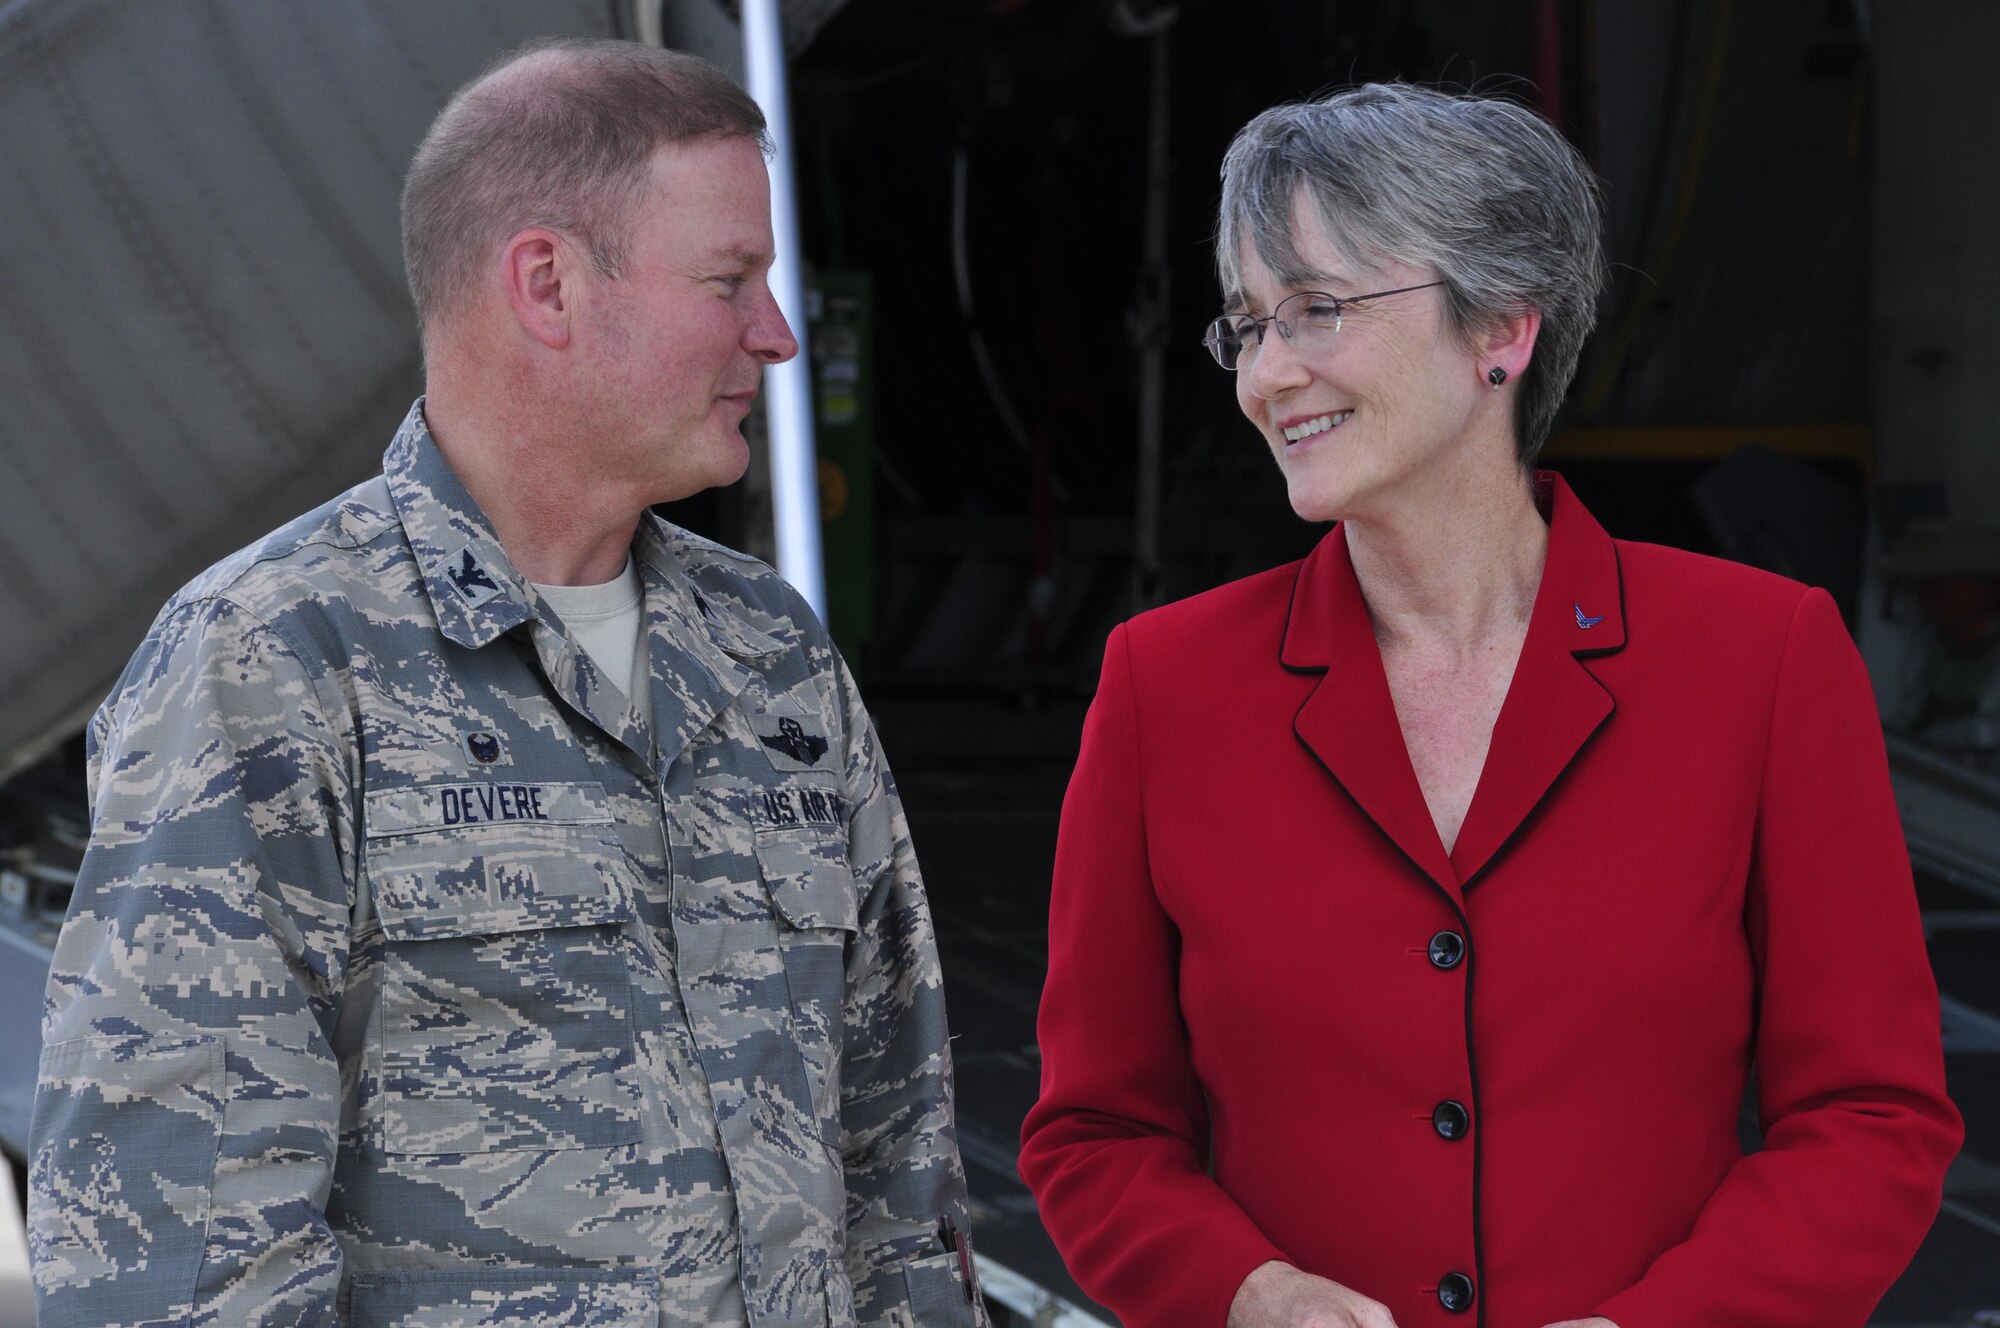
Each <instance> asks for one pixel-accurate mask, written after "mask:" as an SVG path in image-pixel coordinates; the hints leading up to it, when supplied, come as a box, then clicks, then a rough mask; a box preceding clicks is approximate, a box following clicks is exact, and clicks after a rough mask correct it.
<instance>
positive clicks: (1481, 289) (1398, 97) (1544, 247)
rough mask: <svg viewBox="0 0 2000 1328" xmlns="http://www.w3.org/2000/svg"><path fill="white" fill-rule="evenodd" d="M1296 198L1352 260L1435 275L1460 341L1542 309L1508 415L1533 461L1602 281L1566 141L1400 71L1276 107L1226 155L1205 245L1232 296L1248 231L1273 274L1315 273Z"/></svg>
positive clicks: (1587, 203)
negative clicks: (1396, 77) (1297, 221)
mask: <svg viewBox="0 0 2000 1328" xmlns="http://www.w3.org/2000/svg"><path fill="white" fill-rule="evenodd" d="M1299 200H1303V202H1304V203H1305V205H1306V206H1307V207H1310V208H1311V209H1312V210H1313V213H1314V215H1316V216H1317V217H1318V219H1319V222H1320V224H1321V226H1322V227H1323V228H1324V229H1325V231H1326V236H1327V239H1328V240H1329V241H1330V242H1331V243H1332V244H1333V247H1334V249H1335V251H1336V252H1338V253H1339V254H1340V256H1341V258H1342V259H1343V260H1345V261H1347V262H1349V263H1351V264H1353V265H1354V266H1355V267H1356V268H1358V269H1360V270H1363V271H1369V270H1373V269H1375V268H1376V267H1377V266H1378V265H1379V263H1380V260H1381V259H1383V258H1389V259H1393V260H1396V261H1398V262H1403V263H1408V264H1410V265H1412V266H1414V267H1420V268H1424V269H1427V270H1429V271H1431V272H1434V273H1436V274H1437V277H1438V278H1439V279H1440V280H1441V281H1443V283H1444V288H1443V293H1444V302H1445V310H1446V314H1447V317H1448V318H1449V320H1450V323H1451V327H1452V330H1453V332H1454V333H1455V334H1456V335H1457V336H1458V337H1459V338H1460V339H1461V340H1462V341H1464V342H1466V343H1468V344H1469V343H1470V342H1471V340H1472V339H1473V338H1474V337H1476V336H1477V335H1479V334H1480V333H1482V332H1484V331H1487V330H1489V329H1490V328H1492V327H1493V326H1494V325H1495V324H1496V323H1498V322H1499V321H1500V320H1502V319H1504V318H1507V317H1509V316H1512V315H1515V314H1518V313H1520V312H1522V311H1524V310H1527V309H1534V310H1536V311H1538V312H1539V313H1540V314H1541V316H1542V326H1541V331H1540V333H1539V334H1538V336H1537V338H1536V341H1535V351H1534V358H1533V361H1532V363H1531V364H1530V365H1529V366H1528V369H1527V371H1526V373H1525V374H1524V375H1523V376H1522V380H1521V385H1520V391H1519V395H1518V397H1517V398H1516V403H1517V404H1516V409H1515V416H1514V425H1515V433H1516V439H1515V442H1516V445H1517V447H1518V448H1519V455H1520V460H1521V464H1522V465H1523V466H1524V467H1525V466H1528V465H1530V464H1532V463H1533V461H1534V458H1535V455H1536V453H1538V452H1540V451H1541V448H1542V444H1543V443H1544V442H1546V441H1547V440H1548V436H1549V427H1550V425H1551V424H1552V423H1553V422H1554V420H1555V416H1556V409H1557V407H1559V406H1560V405H1561V404H1562V399H1563V393H1564V392H1565V391H1567V390H1568V388H1569V383H1570V379H1571V378H1572V377H1574V376H1575V374H1576V362H1577V357H1578V356H1579V355H1580V354H1581V353H1582V351H1583V343H1584V339H1585V338H1586V337H1587V336H1589V335H1590V329H1591V327H1592V326H1593V325H1594V324H1595V323H1596V321H1597V297H1598V293H1599V292H1600V291H1601V290H1602V289H1603V287H1604V249H1603V241H1602V238H1601V231H1602V227H1603V203H1602V199H1601V197H1600V195H1599V192H1598V186H1597V178H1596V176H1594V175H1593V174H1592V173H1591V170H1590V167H1589V166H1588V165H1587V164H1586V163H1585V162H1584V160H1583V158H1582V157H1581V156H1580V155H1579V154H1578V153H1577V151H1576V149H1575V148H1573V147H1571V146H1570V144H1569V143H1568V141H1567V140H1565V139H1564V138H1563V136H1562V135H1561V134H1559V133H1557V132H1556V130H1555V129H1554V128H1553V127H1552V126H1551V125H1550V124H1549V123H1548V122H1547V121H1545V120H1543V119H1542V118H1541V117H1540V116H1539V115H1537V114H1535V112H1533V111H1532V110H1529V109H1528V108H1527V107H1525V106H1521V105H1518V104H1516V103H1514V102H1510V101H1504V100H1501V99H1499V98H1494V97H1476V96H1464V95H1457V94H1453V93H1447V92H1439V91H1436V90H1434V89H1431V88H1423V87H1416V86H1413V85H1411V84H1407V83H1369V84H1364V85H1362V86H1360V87H1357V88H1351V89H1348V90H1346V91H1344V92H1337V93H1334V94H1333V95H1331V96H1328V97H1324V98H1321V99H1319V100H1317V101H1309V102H1301V103H1295V104H1292V105H1286V106H1275V107H1273V108H1271V109H1270V110H1268V111H1265V112H1264V113H1263V114H1262V115H1260V116H1258V117H1257V118H1256V119H1254V120H1252V121H1251V122H1250V123H1249V124H1247V125H1245V126H1244V127H1243V130H1242V132H1240V133H1239V134H1237V135H1236V140H1235V142H1233V143H1231V144H1230V146H1229V152H1228V155H1227V156H1225V157H1224V158H1223V162H1222V209H1221V224H1220V226H1219V227H1218V228H1217V232H1216V253H1215V259H1216V268H1217V271H1218V273H1219V275H1220V276H1221V278H1222V290H1223V298H1224V300H1225V301H1227V302H1229V303H1230V304H1231V306H1232V307H1240V304H1239V302H1240V301H1241V299H1242V297H1243V271H1242V255H1243V244H1244V242H1245V241H1246V240H1247V241H1248V242H1249V243H1250V244H1251V245H1252V246H1254V248H1255V251H1256V254H1257V257H1258V258H1259V259H1260V260H1261V261H1262V262H1263V264H1264V266H1265V267H1266V268H1268V269H1270V271H1271V274H1272V275H1273V276H1274V277H1275V278H1277V280H1278V281H1279V282H1280V283H1282V284H1284V285H1287V286H1310V285H1311V284H1312V281H1313V279H1314V275H1315V274H1313V273H1312V271H1311V269H1310V265H1309V264H1307V263H1306V262H1305V261H1304V259H1302V258H1301V257H1300V256H1299V252H1298V249H1297V246H1296V245H1295V244H1294V242H1293V234H1292V215H1293V213H1292V209H1293V206H1294V203H1295V201H1299ZM1329 293H1330V294H1334V295H1339V294H1343V293H1344V292H1341V291H1332V292H1329Z"/></svg>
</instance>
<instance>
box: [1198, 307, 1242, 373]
mask: <svg viewBox="0 0 2000 1328" xmlns="http://www.w3.org/2000/svg"><path fill="white" fill-rule="evenodd" d="M1202 343H1203V344H1204V345H1206V346H1207V347H1208V351H1209V354H1211V355H1213V356H1215V362H1216V363H1217V364H1219V365H1221V366H1222V367H1223V368H1225V369H1234V368H1235V367H1236V363H1237V361H1238V360H1240V359H1241V358H1242V356H1243V329H1242V328H1241V327H1240V326H1239V325H1238V321H1237V320H1236V319H1234V318H1218V319H1216V320H1215V321H1214V322H1213V323H1210V324H1209V325H1208V335H1207V336H1204V337H1203V338H1202Z"/></svg>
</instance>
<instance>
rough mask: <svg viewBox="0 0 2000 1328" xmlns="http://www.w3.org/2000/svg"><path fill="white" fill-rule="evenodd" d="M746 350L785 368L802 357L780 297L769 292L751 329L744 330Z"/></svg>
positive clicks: (753, 320) (754, 317) (766, 293)
mask: <svg viewBox="0 0 2000 1328" xmlns="http://www.w3.org/2000/svg"><path fill="white" fill-rule="evenodd" d="M743 348H744V349H745V350H747V351H749V352H750V353H751V354H752V355H755V356H756V357H757V358H758V359H760V360H762V361H764V362H765V363H766V364H783V363H784V362H785V361H786V360H789V359H791V358H792V356H794V355H797V354H798V353H799V339H798V338H797V337H795V336H793V335H792V328H791V324H789V323H787V322H786V321H785V312H784V310H782V309H780V308H779V307H778V297H777V296H776V295H773V294H772V293H771V292H770V291H769V290H768V289H767V290H766V291H765V292H764V299H763V302H762V305H761V307H760V308H759V309H758V310H757V313H756V314H755V315H754V316H753V317H752V318H751V320H750V325H749V326H748V327H746V328H745V329H743Z"/></svg>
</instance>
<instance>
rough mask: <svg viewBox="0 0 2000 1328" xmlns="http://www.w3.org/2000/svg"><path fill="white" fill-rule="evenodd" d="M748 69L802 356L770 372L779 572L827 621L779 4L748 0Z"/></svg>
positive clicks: (781, 268) (777, 281)
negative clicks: (765, 141)
mask: <svg viewBox="0 0 2000 1328" xmlns="http://www.w3.org/2000/svg"><path fill="white" fill-rule="evenodd" d="M743 65H744V69H745V70H746V71H747V72H748V74H749V83H750V95H751V96H752V97H754V98H756V99H757V105H758V106H760V107H762V108H763V111H764V119H765V120H766V121H767V122H768V123H769V125H770V130H771V141H772V142H773V143H774V144H776V146H777V151H776V152H775V153H773V154H772V160H771V231H772V234H773V236H774V237H775V238H776V240H777V247H778V248H777V260H778V261H777V262H776V263H774V264H773V265H772V267H771V290H772V293H773V294H775V295H776V296H777V297H778V308H779V309H781V310H783V311H784V315H785V321H786V322H788V323H790V324H791V325H792V335H793V336H795V337H797V338H798V341H799V353H798V354H797V355H796V356H795V357H793V358H792V359H791V360H788V361H787V362H785V363H784V364H777V365H772V366H771V367H770V368H767V369H766V370H764V402H765V405H764V409H765V412H766V416H767V418H768V419H769V421H770V434H771V502H772V506H773V508H774V509H775V511H774V516H775V518H776V520H775V522H774V525H775V526H776V529H777V536H778V571H779V573H780V574H781V575H782V576H783V577H784V578H785V579H786V580H787V581H789V582H791V583H792V585H794V586H795V587H797V588H798V591H799V593H800V594H801V595H804V596H805V599H806V603H808V604H810V605H812V607H813V612H815V613H817V614H818V615H819V616H820V619H821V620H822V621H824V620H825V618H826V573H825V570H824V569H823V567H822V566H821V562H820V544H819V475H818V471H817V462H816V459H815V454H814V449H813V417H812V367H811V366H812V361H811V359H810V358H809V354H808V351H807V348H806V302H805V289H804V284H803V282H802V280H801V275H800V271H799V213H798V204H797V201H796V200H795V198H794V196H793V191H792V123H791V99H790V97H789V96H788V95H787V93H786V89H785V37H784V31H783V29H782V27H781V25H780V23H779V19H778V0H743Z"/></svg>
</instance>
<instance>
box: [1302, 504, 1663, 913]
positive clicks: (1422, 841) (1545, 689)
mask: <svg viewBox="0 0 2000 1328" xmlns="http://www.w3.org/2000/svg"><path fill="white" fill-rule="evenodd" d="M1534 483H1535V497H1536V502H1537V505H1538V506H1540V508H1541V510H1542V512H1543V514H1544V516H1545V517H1546V518H1547V519H1548V522H1549V547H1548V555H1547V559H1546V561H1545V562H1544V564H1543V567H1542V581H1541V585H1540V587H1539V588H1538V589H1537V591H1536V594H1535V602H1534V606H1533V608H1532V609H1531V610H1530V612H1529V619H1528V635H1527V639H1526V641H1525V642H1524V643H1523V644H1522V647H1521V657H1520V661H1519V663H1518V664H1517V665H1516V666H1515V670H1514V677H1513V681H1512V682H1511V683H1510V685H1509V687H1508V691H1507V698H1506V701H1505V702H1504V703H1503V704H1502V706H1501V709H1500V714H1499V718H1498V719H1497V720H1496V721H1495V722H1494V726H1493V740H1492V743H1491V744H1490V746H1489V747H1488V749H1487V756H1486V765H1485V768H1484V769H1483V770H1482V771H1481V773H1480V777H1479V786H1478V789H1477V790H1476V791H1475V793H1474V794H1473V799H1472V803H1471V805H1470V806H1469V807H1468V808H1467V811H1466V816H1465V821H1464V823H1463V825H1461V827H1460V828H1459V833H1458V838H1457V841H1456V842H1455V843H1454V844H1453V846H1452V851H1451V852H1450V853H1449V854H1447V853H1446V852H1445V851H1444V845H1443V843H1442V842H1441V841H1440V840H1439V838H1438V834H1437V827H1436V826H1435V824H1434V823H1433V822H1432V821H1431V816H1430V809H1429V807H1428V806H1427V805H1426V804H1425V802H1424V798H1423V790H1422V788H1421V787H1420V786H1419V785H1418V783H1417V778H1416V773H1415V771H1414V770H1413V769H1412V767H1411V765H1410V760H1409V753H1408V749H1407V747H1406V746H1405V744H1404V741H1403V734H1402V727H1401V725H1400V724H1399V722H1398V721H1397V718H1396V710H1395V703H1394V700H1393V698H1392V697H1391V695H1390V692H1389V684H1388V676H1387V674H1386V673H1385V672H1384V670H1383V667H1382V653H1381V650H1380V648H1379V647H1378V646H1377V644H1376V641H1375V633H1374V628H1373V625H1372V623H1371V622H1370V620H1369V617H1368V606H1367V603H1366V601H1365V600H1364V599H1363V598H1362V595H1361V587H1360V584H1359V582H1357V581H1356V579H1355V576H1354V565H1353V563H1352V561H1351V560H1350V558H1349V556H1348V549H1347V538H1346V535H1345V533H1344V532H1343V531H1342V530H1341V528H1340V527H1338V526H1336V527H1335V528H1334V529H1333V530H1331V531H1329V532H1328V533H1327V535H1326V537H1325V538H1324V539H1322V540H1321V541H1320V543H1319V546H1318V547H1317V548H1315V549H1314V550H1313V552H1312V553H1311V555H1309V556H1308V557H1307V559H1306V560H1305V562H1304V563H1303V564H1302V565H1301V566H1300V568H1299V575H1298V579H1297V580H1296V582H1295V583H1294V584H1293V590H1292V603H1291V608H1290V611H1289V613H1288V615H1287V619H1286V624H1285V637H1284V643H1283V645H1282V646H1281V648H1280V652H1279V661H1280V663H1281V664H1282V665H1283V666H1284V667H1285V668H1286V669H1288V670H1290V671H1292V672H1294V673H1308V674H1310V673H1318V674H1322V675H1323V677H1322V678H1321V680H1320V683H1319V685H1318V686H1317V687H1316V688H1315V689H1314V690H1313V692H1312V694H1311V695H1310V696H1308V697H1307V698H1306V701H1305V703H1304V704H1303V705H1302V706H1301V707H1300V708H1299V712H1298V714H1297V716H1296V717H1295V718H1294V720H1293V731H1294V733H1295V734H1296V735H1297V737H1298V739H1299V741H1300V742H1301V743H1302V744H1304V746H1305V747H1306V748H1307V749H1308V750H1309V751H1311V752H1312V753H1313V755H1314V756H1315V757H1316V758H1318V760H1319V762H1320V764H1321V766H1323V767H1324V768H1325V770H1326V772H1327V773H1328V774H1329V775H1331V776H1333V778H1334V779H1335V781H1337V782H1338V783H1339V784H1340V785H1341V787H1342V788H1343V789H1345V790H1346V792H1347V794H1348V796H1349V797H1351V798H1352V799H1353V800H1354V802H1355V804H1356V805H1357V806H1358V807H1359V808H1360V810H1361V811H1362V812H1363V813H1364V814H1365V815H1367V816H1368V817H1369V818H1370V819H1371V820H1373V821H1374V822H1375V823H1376V824H1377V825H1378V826H1379V827H1380V828H1381V829H1382V831H1383V833H1384V834H1386V835H1388V836H1389V838H1390V839H1391V840H1393V841H1394V842H1395V844H1396V846H1397V847H1398V848H1399V849H1401V850H1402V852H1403V854H1404V856H1405V857H1407V858H1408V859H1409V860H1410V862H1411V863H1412V865H1414V866H1415V867H1416V868H1417V869H1418V870H1420V871H1421V872H1423V873H1424V874H1425V875H1427V876H1429V877H1430V878H1431V879H1432V880H1433V881H1434V882H1436V883H1437V885H1438V886H1439V888H1441V889H1442V890H1444V891H1445V893H1446V894H1448V895H1450V896H1451V897H1452V898H1453V899H1454V900H1455V901H1458V902H1460V903H1461V904H1462V902H1463V901H1462V895H1461V892H1462V891H1463V889H1464V888H1465V887H1467V886H1469V885H1470V884H1471V883H1472V881H1473V879H1474V878H1475V877H1476V876H1478V875H1479V874H1480V872H1481V871H1482V870H1483V869H1484V868H1485V867H1486V866H1487V864H1488V863H1489V862H1491V861H1492V860H1493V859H1494V858H1495V857H1496V856H1497V855H1498V854H1499V852H1500V850H1501V849H1502V848H1503V847H1504V846H1505V845H1506V843H1507V841H1508V840H1509V839H1510V838H1512V836H1513V835H1514V833H1515V832H1516V831H1517V830H1518V829H1519V828H1520V826H1521V825H1522V824H1523V823H1524V822H1525V821H1526V820H1527V818H1528V816H1529V815H1530V814H1531V813H1532V812H1533V811H1534V810H1535V808H1536V806H1538V805H1539V804H1540V802H1541V800H1542V799H1543V798H1544V797H1545V796H1546V795H1547V794H1548V792H1549V790H1550V789H1551V788H1553V787H1554V785H1555V783H1556V781H1557V780H1558V779H1559V778H1560V777H1561V776H1562V774H1563V772H1564V770H1566V769H1567V768H1568V767H1569V765H1570V764H1571V763H1572V762H1573V761H1574V760H1575V759H1576V757H1577V755H1578V754H1579V753H1580V752H1581V751H1582V750H1583V747H1584V745H1585V744H1586V743H1587V742H1589V741H1590V738H1591V736H1592V735H1593V734H1595V733H1596V732H1597V730H1598V729H1599V728H1600V727H1601V726H1602V725H1603V724H1604V722H1605V720H1606V719H1608V718H1609V717H1610V715H1611V713H1612V710H1613V708H1614V701H1613V698H1612V695H1611V692H1610V690H1609V689H1608V688H1607V687H1606V686H1605V685H1604V684H1603V682H1602V681H1601V680H1600V679H1599V678H1598V677H1597V676H1596V675H1595V674H1594V673H1593V672H1592V670H1591V669H1590V668H1589V667H1587V666H1586V661H1590V660H1594V659H1596V658H1598V657H1601V656H1604V655H1608V654H1611V653H1614V652H1616V651H1618V650H1620V649H1622V648H1623V647H1624V645H1625V635H1626V632H1625V604H1624V593H1623V581H1622V578H1621V577H1620V574H1619V568H1618V550H1617V546H1616V544H1614V543H1613V541H1612V539H1611V537H1610V536H1609V535H1607V534H1605V532H1604V528H1603V527H1602V526H1600V525H1598V524H1597V522H1596V520H1594V519H1593V518H1592V517H1591V515H1590V513H1589V512H1588V511H1586V510H1585V509H1584V506H1583V504H1582V503H1581V502H1579V501H1578V500H1577V497H1576V495H1575V494H1573V493H1572V492H1570V488H1569V486H1568V485H1567V484H1566V483H1564V482H1563V480H1562V479H1561V478H1560V477H1558V476H1556V475H1554V474H1551V473H1548V472H1537V473H1536V475H1535V477H1534Z"/></svg>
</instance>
